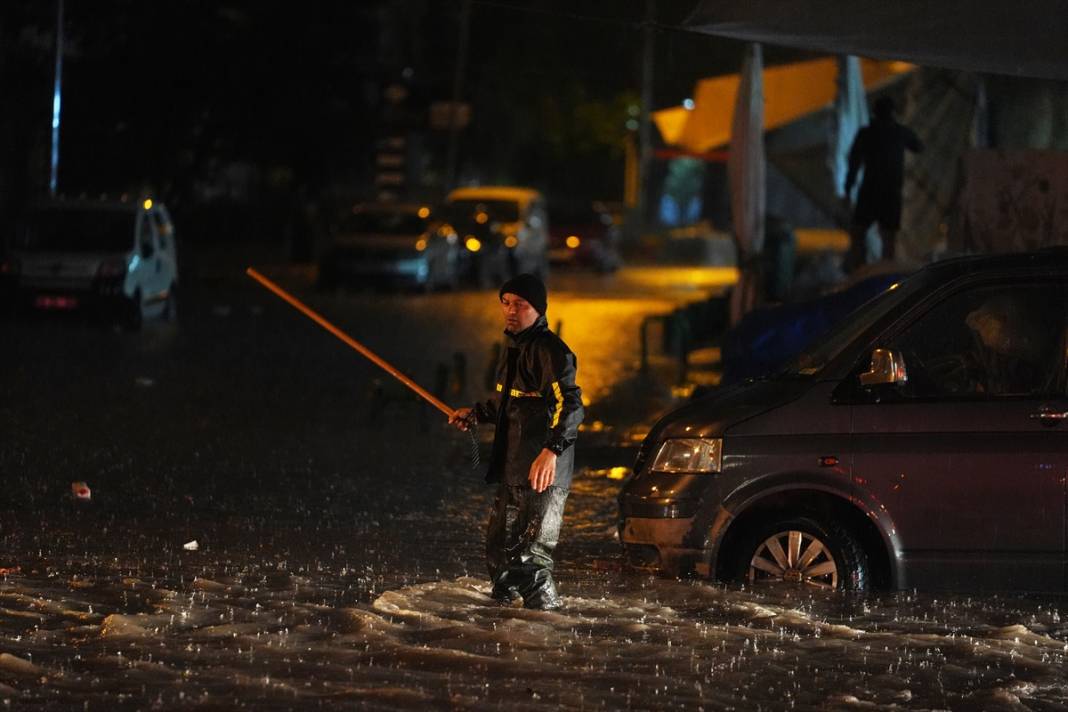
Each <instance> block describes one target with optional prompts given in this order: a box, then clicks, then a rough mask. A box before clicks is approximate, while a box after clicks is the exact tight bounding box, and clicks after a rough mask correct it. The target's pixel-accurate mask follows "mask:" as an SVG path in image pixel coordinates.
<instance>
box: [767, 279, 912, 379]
mask: <svg viewBox="0 0 1068 712" xmlns="http://www.w3.org/2000/svg"><path fill="white" fill-rule="evenodd" d="M920 283H921V280H920V279H918V278H917V276H915V275H914V276H912V277H908V278H907V279H904V280H902V281H901V282H898V283H897V284H894V285H892V286H891V287H890V288H889V289H887V290H886V291H885V292H882V293H881V294H879V295H878V296H876V297H874V298H872V299H869V300H868V301H867V302H865V303H864V304H861V305H860V306H859V307H857V308H856V309H854V310H853V312H852V313H850V314H849V316H847V317H845V318H844V319H842V321H841V323H839V324H838V325H837V326H835V327H834V328H833V329H831V331H830V332H828V333H827V334H826V335H825V336H823V337H821V338H820V339H819V340H818V341H817V342H816V343H814V344H813V345H811V346H810V347H809V348H807V349H805V350H804V351H802V352H801V354H800V355H798V357H797V358H796V359H794V360H793V361H792V362H791V363H790V365H789V366H787V367H786V369H785V371H783V373H785V374H787V375H794V376H812V375H814V374H816V373H819V372H820V371H822V370H823V369H824V368H825V367H826V366H827V364H829V363H830V362H831V361H833V360H834V359H835V358H836V357H837V356H838V355H839V354H840V353H842V352H843V351H844V350H845V349H846V348H848V347H849V345H850V344H852V343H853V341H854V340H855V339H856V338H857V337H859V336H860V335H861V334H863V333H864V332H865V331H867V330H868V329H869V328H871V327H872V325H874V324H875V322H877V321H879V320H880V319H882V318H883V317H884V316H886V315H887V314H889V313H890V312H891V311H893V310H894V309H896V308H897V306H898V305H899V304H902V303H904V302H905V301H908V300H909V299H911V297H912V295H914V294H915V293H916V292H917V291H919V289H921V288H922V287H921V284H920Z"/></svg>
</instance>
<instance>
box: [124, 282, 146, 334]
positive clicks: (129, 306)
mask: <svg viewBox="0 0 1068 712" xmlns="http://www.w3.org/2000/svg"><path fill="white" fill-rule="evenodd" d="M125 306H126V309H125V312H126V313H125V314H123V320H122V321H123V327H124V328H125V329H126V330H127V331H140V330H141V324H142V323H143V322H144V312H143V311H142V308H141V290H140V289H137V290H136V291H135V292H134V294H133V297H131V298H130V300H129V301H128V302H127V303H126V305H125Z"/></svg>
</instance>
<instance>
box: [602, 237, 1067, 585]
mask: <svg viewBox="0 0 1068 712" xmlns="http://www.w3.org/2000/svg"><path fill="white" fill-rule="evenodd" d="M1066 305H1068V250H1065V249H1063V248H1058V249H1050V250H1047V251H1042V252H1037V253H1029V254H1017V255H999V256H982V257H967V258H959V259H953V260H946V261H944V262H940V263H937V264H934V265H931V266H929V267H927V268H925V269H923V270H921V271H919V272H917V273H915V274H914V275H912V276H910V277H908V278H907V279H904V280H903V281H901V282H900V283H898V284H895V285H893V286H892V287H891V288H890V289H889V290H887V291H886V292H884V293H883V294H881V295H880V296H878V297H876V298H875V299H873V300H872V301H870V302H868V303H867V304H865V305H864V306H863V307H861V308H860V309H858V310H857V311H856V312H854V313H853V314H852V315H851V316H850V317H849V318H847V319H846V320H845V321H844V322H843V323H842V324H841V325H839V327H838V328H837V329H836V330H834V331H832V332H831V333H830V334H829V335H828V336H827V337H825V338H823V339H822V340H821V341H820V343H818V344H817V345H816V346H815V347H813V348H812V349H810V350H809V351H807V352H806V353H804V354H802V355H801V356H800V357H799V358H798V359H797V360H796V361H795V362H794V363H793V364H792V365H791V366H790V367H789V368H787V369H786V370H784V371H783V372H781V373H779V374H777V375H775V376H773V377H770V378H765V379H761V380H756V381H748V382H746V383H743V384H740V385H738V386H735V387H732V388H729V389H725V390H723V391H720V392H719V393H716V394H714V395H711V396H709V397H707V398H704V399H701V400H697V401H694V402H692V403H690V404H688V405H686V406H684V407H682V408H679V409H678V410H676V411H674V412H672V413H671V414H669V415H668V416H667V417H665V418H664V419H662V420H661V421H660V422H659V423H657V424H656V426H655V427H654V428H653V429H652V431H651V432H650V433H649V435H648V437H647V438H646V439H645V442H644V443H643V445H642V447H641V450H640V452H639V455H638V458H637V461H636V463H635V466H634V474H633V475H632V476H631V478H630V479H628V480H627V481H626V482H625V483H624V485H623V490H622V492H621V494H620V497H619V505H620V537H621V539H622V542H623V546H624V551H625V556H626V560H627V561H628V563H629V564H630V565H632V566H637V567H642V568H652V569H657V570H660V571H662V572H666V573H671V574H675V575H686V574H696V575H701V576H710V577H715V578H718V579H721V580H741V581H749V582H753V583H757V582H780V583H796V584H801V585H810V586H814V587H823V588H831V589H847V590H864V589H868V588H906V587H910V588H911V587H924V588H956V589H975V588H987V589H989V588H994V589H1017V590H1018V589H1041V590H1055V591H1063V590H1065V585H1066V580H1068V555H1066V540H1068V534H1066V517H1065V511H1066V506H1068V489H1066V480H1068V424H1066V423H1065V420H1066V419H1068V397H1066V357H1068V343H1066V335H1068V321H1066Z"/></svg>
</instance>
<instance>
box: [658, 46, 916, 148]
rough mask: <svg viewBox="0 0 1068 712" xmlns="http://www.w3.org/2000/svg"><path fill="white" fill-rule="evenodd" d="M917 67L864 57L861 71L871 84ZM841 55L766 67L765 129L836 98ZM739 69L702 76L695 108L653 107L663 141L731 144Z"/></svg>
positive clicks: (694, 145)
mask: <svg viewBox="0 0 1068 712" xmlns="http://www.w3.org/2000/svg"><path fill="white" fill-rule="evenodd" d="M912 69H914V66H913V65H911V64H908V63H907V62H896V61H894V62H882V61H874V60H862V61H861V63H860V73H861V76H862V78H863V80H864V86H865V88H867V89H869V90H870V89H873V88H875V87H878V86H880V85H881V84H882V83H884V82H886V81H887V80H890V79H892V78H894V77H896V76H897V75H899V74H902V73H904V72H908V71H911V70H912ZM837 80H838V60H837V59H835V58H833V57H827V58H824V59H814V60H808V61H805V62H796V63H794V64H787V65H780V66H778V67H771V68H769V69H765V70H764V71H763V86H764V130H765V131H768V130H771V129H775V128H778V127H780V126H784V125H786V124H788V123H790V122H792V121H795V120H797V119H798V118H800V117H802V116H805V115H807V114H811V113H813V112H815V111H818V110H820V109H822V108H824V107H827V106H829V105H830V104H831V102H833V101H834V99H835V96H836V94H837V91H838V89H837ZM739 81H740V80H739V75H737V74H728V75H726V76H722V77H713V78H710V79H702V80H700V81H698V82H697V86H696V88H695V90H694V96H693V108H692V109H686V108H684V107H681V106H679V107H672V108H670V109H664V110H662V111H656V112H653V121H654V122H655V123H656V127H657V129H659V131H660V135H661V137H662V138H663V139H664V143H666V144H668V145H669V146H674V147H677V148H681V149H684V150H686V151H690V152H693V153H705V152H707V151H710V150H712V149H714V148H718V147H720V146H724V145H726V144H727V143H728V142H729V141H730V137H731V116H732V111H733V109H734V106H735V102H736V100H737V99H736V96H737V94H738V85H739Z"/></svg>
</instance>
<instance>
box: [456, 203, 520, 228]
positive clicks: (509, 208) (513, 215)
mask: <svg viewBox="0 0 1068 712" xmlns="http://www.w3.org/2000/svg"><path fill="white" fill-rule="evenodd" d="M482 213H485V215H486V217H485V218H481V219H480V217H479V216H480V214H482ZM449 219H450V220H451V221H452V222H453V223H454V224H459V225H464V224H467V223H470V222H477V223H483V222H487V219H488V222H502V223H514V222H519V202H518V201H515V200H471V199H464V200H454V201H452V202H451V203H449Z"/></svg>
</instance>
